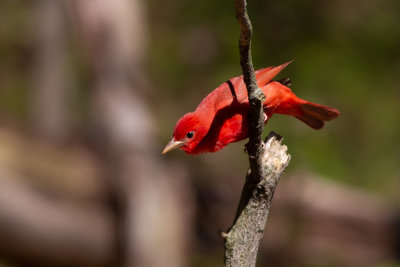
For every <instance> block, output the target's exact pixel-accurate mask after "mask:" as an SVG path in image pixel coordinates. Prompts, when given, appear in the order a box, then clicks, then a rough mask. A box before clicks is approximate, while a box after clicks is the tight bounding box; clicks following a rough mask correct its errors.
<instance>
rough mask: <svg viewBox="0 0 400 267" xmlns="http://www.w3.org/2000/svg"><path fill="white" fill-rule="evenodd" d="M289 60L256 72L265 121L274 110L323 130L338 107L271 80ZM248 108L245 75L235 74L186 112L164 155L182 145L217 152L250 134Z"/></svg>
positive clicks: (187, 149) (190, 149) (193, 150)
mask: <svg viewBox="0 0 400 267" xmlns="http://www.w3.org/2000/svg"><path fill="white" fill-rule="evenodd" d="M289 63H290V62H287V63H285V64H282V65H280V66H278V67H269V68H264V69H260V70H257V71H256V72H255V76H256V80H257V84H258V86H259V87H260V88H261V89H262V91H263V93H264V94H265V101H264V102H263V109H264V121H265V122H267V121H268V120H269V119H270V118H271V116H272V115H273V114H275V113H278V114H284V115H290V116H293V117H295V118H297V119H299V120H301V121H302V122H304V123H306V124H307V125H308V126H310V127H312V128H314V129H321V128H322V127H323V126H324V121H329V120H332V119H335V118H336V117H338V116H339V114H340V113H339V111H338V110H337V109H334V108H331V107H327V106H322V105H318V104H315V103H311V102H308V101H306V100H303V99H301V98H298V97H297V96H296V95H295V94H294V93H293V92H292V91H291V90H290V89H289V88H288V87H287V86H286V85H287V84H288V83H289V82H288V81H286V82H277V81H272V79H273V78H274V77H275V76H276V75H277V74H278V73H279V72H280V71H281V70H282V69H283V68H285V67H286V66H287V65H288V64H289ZM248 109H249V100H248V98H247V89H246V85H245V83H244V82H243V77H242V76H239V77H235V78H232V79H230V80H228V81H227V82H225V83H223V84H221V85H220V86H219V87H218V88H216V89H215V90H214V91H212V92H211V93H210V94H209V95H208V96H206V97H205V98H204V99H203V101H201V103H200V104H199V105H198V106H197V108H196V110H195V111H194V112H190V113H187V114H186V115H184V116H183V117H182V118H181V119H180V120H179V121H178V122H177V123H176V126H175V129H174V133H173V137H172V140H171V141H170V142H169V143H168V144H167V146H166V147H165V148H164V150H163V152H162V153H163V154H165V153H167V152H168V151H171V150H173V149H176V148H181V149H182V150H184V151H185V152H186V153H188V154H198V153H204V152H216V151H218V150H221V149H222V148H224V147H225V146H226V145H227V144H229V143H232V142H237V141H241V140H243V139H245V138H247V137H248V135H249V132H248V130H249V126H248V118H247V114H248Z"/></svg>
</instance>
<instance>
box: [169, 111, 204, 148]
mask: <svg viewBox="0 0 400 267" xmlns="http://www.w3.org/2000/svg"><path fill="white" fill-rule="evenodd" d="M207 132H208V130H207V127H206V125H205V123H204V119H203V120H202V119H201V116H200V115H199V114H197V113H196V112H191V113H187V114H186V115H184V116H183V117H182V118H180V120H179V121H178V122H177V123H176V125H175V129H174V134H173V136H172V139H171V141H169V142H168V144H167V145H166V146H165V148H164V150H163V152H162V153H163V154H165V153H167V152H169V151H171V150H173V149H176V148H181V149H182V150H184V151H185V152H186V153H189V154H190V153H196V152H195V150H196V148H197V145H198V144H199V143H200V141H201V140H202V139H203V138H204V137H205V136H206V134H207Z"/></svg>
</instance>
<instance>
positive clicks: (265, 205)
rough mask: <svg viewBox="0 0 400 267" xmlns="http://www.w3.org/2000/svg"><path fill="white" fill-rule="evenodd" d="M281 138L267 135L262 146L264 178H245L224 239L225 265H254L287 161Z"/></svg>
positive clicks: (288, 158) (273, 134)
mask: <svg viewBox="0 0 400 267" xmlns="http://www.w3.org/2000/svg"><path fill="white" fill-rule="evenodd" d="M281 140H282V139H281V137H280V136H279V135H277V134H275V133H274V132H271V133H270V135H269V136H268V137H267V139H266V143H265V144H264V145H263V146H262V151H263V154H262V156H261V162H262V168H263V172H264V174H265V175H264V177H262V179H260V180H259V181H258V183H254V181H253V178H252V177H251V170H249V171H248V174H247V176H246V183H245V185H244V187H243V191H242V195H241V198H240V202H239V206H238V211H237V214H236V218H235V221H234V224H233V226H232V227H231V228H230V229H229V231H228V233H226V234H223V236H224V238H225V266H229V267H231V266H255V265H256V259H257V252H258V246H259V244H260V240H261V238H262V237H263V234H264V229H265V225H266V223H267V218H268V213H269V209H270V206H271V201H272V197H273V196H274V193H275V189H276V187H277V185H278V182H279V179H280V177H281V176H282V174H283V171H284V170H285V169H286V167H287V165H288V164H289V161H290V155H289V154H287V147H286V146H285V145H282V144H281Z"/></svg>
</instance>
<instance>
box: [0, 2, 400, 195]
mask: <svg viewBox="0 0 400 267" xmlns="http://www.w3.org/2000/svg"><path fill="white" fill-rule="evenodd" d="M249 14H250V16H251V19H252V22H253V28H254V38H253V61H254V64H255V67H256V68H261V67H265V66H270V65H277V64H281V63H282V62H285V61H288V60H291V59H295V62H294V63H292V64H291V65H290V66H289V67H288V68H287V69H286V70H285V71H284V72H283V73H282V74H281V76H288V77H291V78H292V79H293V81H294V85H293V86H292V89H293V91H295V93H296V94H298V95H299V96H300V97H303V98H305V99H308V100H310V101H315V102H318V103H321V104H326V105H330V106H333V107H336V108H338V109H339V110H340V111H341V113H342V114H341V117H340V118H339V119H338V120H336V121H333V122H330V123H328V124H327V125H326V127H325V128H324V129H323V130H322V131H313V130H311V129H308V128H307V127H305V126H304V125H303V124H302V123H300V122H298V121H297V120H293V119H292V118H286V117H284V116H275V117H274V118H273V119H271V120H270V122H269V125H268V126H267V127H266V130H265V132H268V131H269V130H272V129H273V130H275V131H277V132H278V133H280V134H282V135H283V136H285V139H286V140H285V142H286V144H287V145H288V146H289V151H290V153H291V154H292V155H293V160H292V163H291V165H290V170H292V171H293V170H295V169H298V168H303V169H309V170H312V171H315V172H318V173H320V174H321V175H323V176H326V177H329V178H330V179H335V180H338V181H341V182H344V183H349V184H353V185H356V186H361V187H365V188H368V189H372V190H376V191H378V192H381V193H385V194H386V195H388V196H389V197H392V198H395V196H396V195H397V194H398V193H399V190H398V188H399V179H398V178H399V176H400V165H399V164H398V162H399V160H400V149H399V148H400V147H399V145H398V142H397V138H398V136H400V126H399V124H398V122H397V117H398V114H400V105H399V101H400V86H399V83H398V82H397V79H398V77H400V54H399V53H398V49H399V47H400V28H399V27H398V26H399V25H400V2H399V1H397V0H382V1H377V0H367V1H363V2H357V1H356V2H351V3H349V2H348V1H344V0H336V1H316V0H310V1H306V2H304V1H300V0H287V1H251V2H249ZM0 17H1V18H2V21H3V22H4V23H1V24H0V58H1V60H0V113H1V116H2V117H3V118H11V119H12V120H15V121H19V122H20V123H24V122H26V121H27V118H28V117H29V96H30V89H31V87H32V86H31V84H32V79H33V77H32V69H33V68H34V67H35V66H33V63H32V59H33V57H34V53H33V52H34V49H35V39H34V34H35V28H34V25H32V20H33V19H34V16H33V11H32V8H31V7H30V6H29V4H27V2H26V1H22V0H5V1H1V3H0ZM147 18H148V21H149V34H150V36H149V37H150V43H149V49H148V62H147V66H148V72H149V81H150V83H151V85H152V86H151V87H152V92H151V93H150V95H149V97H150V98H152V99H154V100H155V102H157V103H158V104H157V105H153V107H152V108H153V111H154V113H155V114H157V118H158V119H159V125H160V127H159V131H160V133H159V135H160V138H161V140H162V141H163V142H165V141H166V140H168V138H169V136H170V134H171V131H172V128H173V125H174V123H175V122H176V120H177V119H178V118H179V117H180V116H181V115H183V114H184V113H185V112H188V111H191V110H193V109H194V108H195V106H196V105H197V104H198V103H199V102H200V100H201V99H202V98H203V97H204V96H205V95H207V94H208V93H209V92H210V91H211V90H212V89H214V88H215V87H217V86H218V85H219V84H220V83H222V82H223V81H225V80H227V79H228V78H230V77H234V76H237V75H239V74H240V66H239V64H238V51H237V38H238V33H239V29H238V25H237V22H236V19H235V17H234V12H233V5H232V1H228V0H224V1H211V0H206V1H200V2H196V3H193V2H192V1H183V0H171V1H168V2H167V3H165V2H164V1H160V0H151V1H149V2H148V16H147ZM70 53H71V55H70V57H71V60H70V62H69V63H70V64H71V69H72V70H73V71H74V72H75V73H74V74H75V75H74V76H73V77H74V78H75V81H74V83H75V84H74V85H75V87H76V88H78V89H83V88H84V87H85V86H86V85H87V76H88V75H89V74H88V73H85V67H84V66H82V60H80V59H79V57H80V55H79V53H78V52H76V51H74V46H73V45H71V52H70ZM74 97H75V98H74V100H73V104H74V110H73V112H74V117H76V118H78V119H77V120H78V123H79V120H82V119H79V118H85V117H86V116H87V114H86V112H87V110H86V108H85V106H86V105H87V101H86V100H87V99H86V98H87V96H86V93H85V92H84V90H77V93H76V94H75V95H74ZM165 110H169V111H170V112H168V113H165V112H164V111H165ZM83 120H84V119H83ZM80 124H82V122H81V123H80ZM160 146H161V145H160ZM234 146H236V149H235V151H239V150H241V149H242V145H234ZM220 153H221V155H223V156H221V157H227V156H228V152H227V150H226V149H225V151H222V152H220ZM230 155H231V153H230ZM242 158H244V157H240V159H242ZM231 160H237V158H234V159H232V158H230V159H226V161H225V163H226V162H230V161H231ZM239 166H240V167H242V166H245V165H244V164H243V165H242V164H239Z"/></svg>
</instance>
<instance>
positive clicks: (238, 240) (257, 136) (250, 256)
mask: <svg viewBox="0 0 400 267" xmlns="http://www.w3.org/2000/svg"><path fill="white" fill-rule="evenodd" d="M246 5H247V3H246V0H235V13H236V18H237V19H238V21H239V25H240V38H239V52H240V65H241V67H242V72H243V80H244V82H245V84H246V88H247V92H248V97H249V114H248V116H249V117H248V121H249V143H248V144H247V151H248V154H249V165H250V170H249V172H248V174H247V176H246V183H245V185H244V187H243V191H242V196H241V199H240V202H239V206H238V210H237V214H236V218H235V220H234V224H233V226H232V227H231V228H230V230H229V231H228V233H227V234H224V237H225V266H255V264H256V259H257V253H258V246H259V244H260V240H261V238H262V236H263V233H264V229H265V225H266V223H267V218H268V213H269V208H270V206H271V201H272V197H273V195H274V192H275V189H276V186H277V185H278V181H279V178H280V176H281V175H282V173H283V171H284V170H285V168H286V166H287V165H288V164H289V161H290V156H289V155H288V154H287V153H286V150H287V148H286V146H282V145H281V144H280V141H279V140H278V139H280V138H277V137H276V135H275V134H272V135H270V139H269V140H268V142H267V143H263V142H262V133H263V128H264V116H263V106H262V104H263V102H264V100H265V96H264V94H263V92H262V90H261V89H260V88H259V87H258V85H257V82H256V78H255V74H254V67H253V64H252V59H251V36H252V27H251V22H250V19H249V16H248V15H247V10H246Z"/></svg>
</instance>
